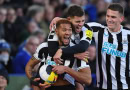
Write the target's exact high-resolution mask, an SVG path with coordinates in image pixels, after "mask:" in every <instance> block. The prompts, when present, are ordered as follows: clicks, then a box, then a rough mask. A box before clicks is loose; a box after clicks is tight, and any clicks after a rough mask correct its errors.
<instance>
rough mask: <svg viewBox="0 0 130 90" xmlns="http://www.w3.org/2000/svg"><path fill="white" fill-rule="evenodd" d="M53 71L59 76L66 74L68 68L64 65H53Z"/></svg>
mask: <svg viewBox="0 0 130 90" xmlns="http://www.w3.org/2000/svg"><path fill="white" fill-rule="evenodd" d="M52 67H53V68H52V71H54V72H55V73H57V74H63V73H65V68H66V66H63V65H52Z"/></svg>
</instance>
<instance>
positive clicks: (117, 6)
mask: <svg viewBox="0 0 130 90" xmlns="http://www.w3.org/2000/svg"><path fill="white" fill-rule="evenodd" d="M108 9H111V10H113V11H118V12H119V13H120V14H122V15H124V9H123V7H122V6H121V5H120V4H119V3H112V4H110V5H109V6H108Z"/></svg>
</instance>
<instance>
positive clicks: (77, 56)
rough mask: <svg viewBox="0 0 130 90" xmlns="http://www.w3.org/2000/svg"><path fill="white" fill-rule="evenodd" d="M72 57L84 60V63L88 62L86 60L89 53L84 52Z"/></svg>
mask: <svg viewBox="0 0 130 90" xmlns="http://www.w3.org/2000/svg"><path fill="white" fill-rule="evenodd" d="M74 57H75V58H77V59H80V60H84V61H85V62H88V60H87V59H88V58H89V52H88V51H85V52H83V53H77V54H74Z"/></svg>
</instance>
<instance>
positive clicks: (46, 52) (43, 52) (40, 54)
mask: <svg viewBox="0 0 130 90" xmlns="http://www.w3.org/2000/svg"><path fill="white" fill-rule="evenodd" d="M43 54H44V56H45V58H47V55H48V47H44V48H41V49H40V50H39V52H38V58H40V59H43V58H44V57H43Z"/></svg>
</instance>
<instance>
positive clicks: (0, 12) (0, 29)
mask: <svg viewBox="0 0 130 90" xmlns="http://www.w3.org/2000/svg"><path fill="white" fill-rule="evenodd" d="M6 14H7V10H6V8H3V7H0V38H5V30H4V26H3V23H4V22H5V20H6Z"/></svg>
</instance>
